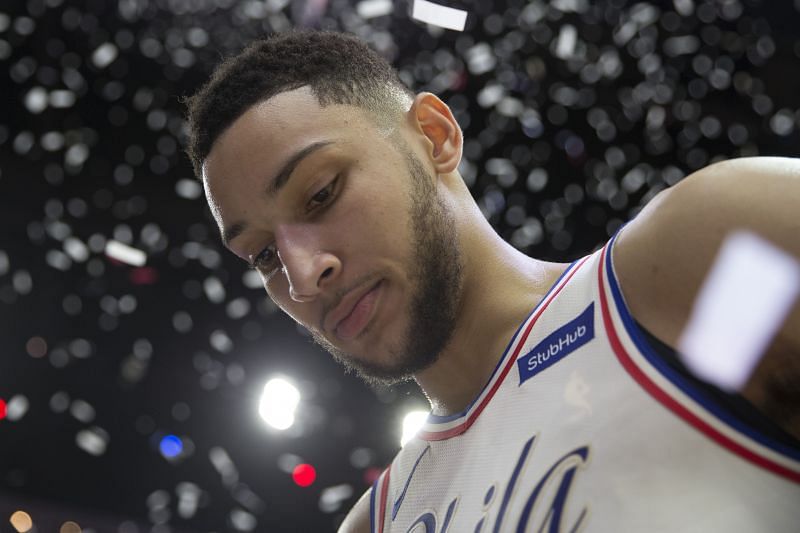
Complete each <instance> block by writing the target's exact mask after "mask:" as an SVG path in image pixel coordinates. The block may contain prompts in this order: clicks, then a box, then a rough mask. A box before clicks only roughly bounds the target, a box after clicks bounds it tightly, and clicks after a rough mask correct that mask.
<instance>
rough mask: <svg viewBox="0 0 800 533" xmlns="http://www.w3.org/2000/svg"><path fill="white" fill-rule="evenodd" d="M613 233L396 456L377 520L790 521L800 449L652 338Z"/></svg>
mask: <svg viewBox="0 0 800 533" xmlns="http://www.w3.org/2000/svg"><path fill="white" fill-rule="evenodd" d="M613 242H614V239H612V240H611V241H610V242H609V243H608V244H607V245H606V246H605V247H604V248H603V249H601V250H598V251H597V252H595V253H594V254H591V255H589V256H587V257H584V258H583V259H580V260H578V261H576V262H575V263H573V264H572V265H570V267H569V268H568V269H567V270H566V271H565V272H564V273H563V275H562V276H561V278H560V279H559V280H558V281H557V282H556V283H555V285H554V286H553V287H552V288H551V289H550V291H549V292H548V294H547V295H546V296H545V298H543V299H542V301H541V302H540V303H539V304H538V305H537V306H536V308H535V309H534V310H533V311H532V313H531V314H530V316H529V317H528V318H527V319H526V320H525V322H524V323H523V324H522V325H521V326H520V328H519V330H518V331H517V333H516V334H515V336H514V338H513V339H512V340H511V342H510V344H509V345H508V348H507V349H506V352H505V353H504V354H503V357H502V358H501V359H500V361H499V362H498V364H497V367H496V368H495V370H494V372H493V374H492V376H491V378H490V379H489V381H488V383H487V384H486V386H485V387H484V389H483V390H482V391H481V393H480V394H479V395H478V396H477V398H475V400H474V401H473V402H472V404H471V405H470V406H469V407H468V408H467V409H466V410H465V411H464V412H462V413H460V414H457V415H454V416H449V417H439V416H433V415H431V416H429V418H428V420H427V422H426V424H425V426H424V427H423V429H422V430H421V431H420V432H419V433H418V435H417V436H416V437H415V438H414V439H412V440H411V441H410V442H408V443H407V444H406V445H405V447H404V448H403V449H402V450H401V451H400V452H399V453H398V455H397V457H396V458H395V459H394V461H393V462H392V464H391V466H390V467H389V468H387V469H386V471H384V473H383V474H382V475H381V476H380V477H379V478H378V480H377V481H376V482H375V485H374V486H373V488H372V493H371V517H370V518H371V531H373V532H376V533H383V532H389V531H392V532H400V533H423V532H427V533H447V532H450V533H481V532H484V533H488V532H495V533H496V532H501V531H502V532H506V531H513V532H542V531H544V532H551V533H553V532H573V531H590V532H623V533H624V532H682V533H685V532H698V533H699V532H702V533H709V532H726V533H731V532H742V533H754V532H758V533H767V532H770V533H771V532H774V533H778V532H785V533H798V532H800V453H799V452H798V450H796V449H792V448H789V447H787V446H786V445H782V444H780V443H777V442H774V441H773V440H772V439H770V438H768V437H766V436H764V435H762V434H760V433H759V432H757V431H755V430H753V429H751V428H749V427H747V426H745V425H744V424H743V423H741V422H740V421H739V420H738V419H736V418H733V417H732V416H731V415H729V414H728V413H727V412H725V411H723V410H721V409H720V408H718V407H717V405H715V404H714V403H712V402H710V401H709V400H708V399H707V398H706V397H705V396H704V394H703V393H702V391H700V390H698V389H697V388H696V387H694V386H693V385H692V384H691V383H690V382H689V381H688V380H687V379H686V378H685V377H684V376H683V375H682V374H680V373H677V372H675V371H674V370H673V369H672V368H670V367H669V366H668V365H666V364H665V362H664V360H663V359H662V358H661V357H659V356H657V355H656V354H655V353H654V351H653V349H652V348H651V347H650V346H649V345H648V344H646V341H645V339H644V337H643V335H642V332H641V330H639V329H638V327H637V326H636V324H635V323H634V320H633V318H632V317H631V315H630V313H629V311H628V309H627V307H626V305H625V302H624V301H623V297H622V293H621V292H620V288H619V285H618V283H617V280H616V277H615V275H614V271H613V265H612V261H611V250H612V247H613Z"/></svg>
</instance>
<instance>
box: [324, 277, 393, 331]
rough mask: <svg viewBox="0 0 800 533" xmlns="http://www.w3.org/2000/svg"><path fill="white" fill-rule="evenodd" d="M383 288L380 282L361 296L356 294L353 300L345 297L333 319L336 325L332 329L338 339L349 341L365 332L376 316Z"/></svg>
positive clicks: (335, 311) (333, 314) (334, 311)
mask: <svg viewBox="0 0 800 533" xmlns="http://www.w3.org/2000/svg"><path fill="white" fill-rule="evenodd" d="M381 286H382V284H381V283H380V282H378V283H376V284H374V285H372V286H371V287H370V288H369V289H368V290H367V291H366V292H364V293H362V294H361V295H360V296H359V295H358V294H354V295H353V296H352V297H351V298H348V297H345V300H344V301H342V302H341V303H340V304H339V305H338V306H337V307H336V309H334V310H333V313H332V317H331V318H332V319H333V320H332V323H333V324H335V325H334V327H333V328H332V329H333V331H334V332H335V333H336V336H337V337H339V338H340V339H342V340H349V339H352V338H354V337H356V336H357V335H358V334H359V333H361V331H363V329H364V328H365V327H366V325H367V324H368V323H369V321H370V319H371V318H372V316H373V315H374V311H375V307H376V306H375V303H376V301H377V299H378V296H379V293H380V288H381ZM348 296H349V295H348ZM353 299H354V300H355V301H353ZM338 317H341V318H338Z"/></svg>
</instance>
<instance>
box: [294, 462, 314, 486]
mask: <svg viewBox="0 0 800 533" xmlns="http://www.w3.org/2000/svg"><path fill="white" fill-rule="evenodd" d="M316 479H317V470H316V469H315V468H314V467H313V466H311V465H310V464H307V463H301V464H299V465H297V466H295V467H294V470H292V480H293V481H294V482H295V484H296V485H297V486H299V487H310V486H311V485H312V484H313V483H314V481H315V480H316Z"/></svg>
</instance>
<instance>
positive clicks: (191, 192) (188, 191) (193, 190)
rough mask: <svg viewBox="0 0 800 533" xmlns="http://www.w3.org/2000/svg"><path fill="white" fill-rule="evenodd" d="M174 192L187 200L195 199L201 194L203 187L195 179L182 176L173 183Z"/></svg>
mask: <svg viewBox="0 0 800 533" xmlns="http://www.w3.org/2000/svg"><path fill="white" fill-rule="evenodd" d="M175 193H176V194H177V195H178V196H180V197H181V198H186V199H187V200H196V199H197V198H200V196H201V195H202V194H203V187H202V186H201V185H200V183H199V182H198V181H197V180H190V179H188V178H184V179H181V180H178V182H177V183H175Z"/></svg>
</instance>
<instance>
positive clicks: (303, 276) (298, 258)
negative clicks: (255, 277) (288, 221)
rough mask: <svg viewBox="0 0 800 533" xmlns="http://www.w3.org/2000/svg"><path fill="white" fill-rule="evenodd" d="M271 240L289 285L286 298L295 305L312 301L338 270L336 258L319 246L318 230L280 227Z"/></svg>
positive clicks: (320, 243) (338, 264)
mask: <svg viewBox="0 0 800 533" xmlns="http://www.w3.org/2000/svg"><path fill="white" fill-rule="evenodd" d="M275 240H276V245H277V248H278V258H279V259H280V261H281V264H282V265H283V270H284V273H285V275H286V279H287V280H288V282H289V297H290V298H291V299H292V300H294V301H295V302H310V301H313V300H315V299H316V298H317V296H319V294H320V293H321V292H323V291H324V290H325V288H326V287H327V285H328V284H330V283H331V282H332V281H333V280H334V279H335V278H336V277H337V276H338V275H339V272H340V271H341V269H342V264H341V261H340V259H339V257H338V256H337V255H336V254H334V253H331V252H328V251H326V250H325V248H324V247H323V246H322V242H321V241H322V239H321V238H320V235H319V231H318V228H317V229H314V228H310V227H308V226H297V225H292V226H288V225H287V226H281V227H280V228H277V229H276V232H275Z"/></svg>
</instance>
